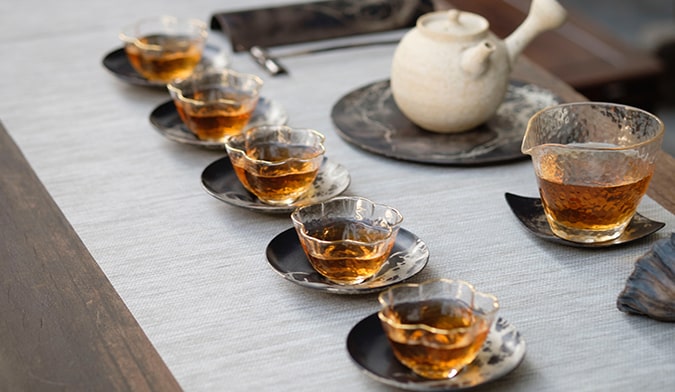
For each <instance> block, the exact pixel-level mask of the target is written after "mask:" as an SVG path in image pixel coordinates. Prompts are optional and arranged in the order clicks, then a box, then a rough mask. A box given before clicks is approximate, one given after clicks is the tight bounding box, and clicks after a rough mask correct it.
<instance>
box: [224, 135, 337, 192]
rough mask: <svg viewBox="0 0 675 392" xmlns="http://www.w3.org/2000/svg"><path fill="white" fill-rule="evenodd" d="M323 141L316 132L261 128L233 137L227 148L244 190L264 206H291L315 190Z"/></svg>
mask: <svg viewBox="0 0 675 392" xmlns="http://www.w3.org/2000/svg"><path fill="white" fill-rule="evenodd" d="M324 140H325V137H324V136H323V135H322V134H321V133H319V132H318V131H316V130H313V129H307V128H291V127H288V126H285V125H261V126H258V127H254V128H250V129H248V130H246V131H245V132H244V133H242V134H239V135H236V136H233V137H230V138H229V139H227V141H226V142H225V147H226V148H227V153H228V156H229V157H230V161H231V162H232V167H233V168H234V172H235V174H236V175H237V178H238V179H239V181H240V182H241V183H242V185H243V186H244V188H246V189H247V190H248V191H249V192H251V193H253V194H254V195H255V196H256V197H258V199H260V201H262V202H264V203H267V204H271V205H290V204H292V203H293V202H295V201H297V200H298V199H299V198H301V197H303V196H305V195H306V194H307V193H308V192H309V191H310V190H311V189H312V184H313V183H314V180H315V179H316V176H317V174H318V173H319V169H320V168H321V163H322V162H323V156H324V153H325V148H324V145H323V141H324Z"/></svg>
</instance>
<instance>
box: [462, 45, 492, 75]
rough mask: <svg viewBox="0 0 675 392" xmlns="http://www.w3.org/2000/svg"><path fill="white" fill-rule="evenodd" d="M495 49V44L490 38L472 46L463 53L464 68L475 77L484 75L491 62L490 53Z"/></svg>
mask: <svg viewBox="0 0 675 392" xmlns="http://www.w3.org/2000/svg"><path fill="white" fill-rule="evenodd" d="M494 51H495V46H494V44H493V43H491V42H490V41H488V40H485V41H482V42H480V43H478V44H477V45H474V46H473V47H470V48H468V49H466V50H465V51H464V53H462V58H461V61H460V66H461V67H462V70H463V71H464V72H465V73H466V74H467V75H471V76H473V77H478V76H480V75H482V74H483V73H484V72H485V71H486V70H487V69H488V66H489V64H490V55H491V54H492V52H494Z"/></svg>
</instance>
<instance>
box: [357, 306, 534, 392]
mask: <svg viewBox="0 0 675 392" xmlns="http://www.w3.org/2000/svg"><path fill="white" fill-rule="evenodd" d="M525 348H526V347H525V340H524V339H523V338H522V336H521V335H520V332H518V330H517V329H516V328H515V327H514V326H513V325H511V324H510V323H509V322H508V321H506V320H504V319H503V318H501V317H500V318H498V319H497V321H495V323H494V324H492V328H491V329H490V333H489V334H488V337H487V340H486V341H485V343H484V344H483V347H482V348H481V350H480V352H479V353H478V356H477V357H476V359H475V360H474V361H473V362H471V363H470V364H469V365H467V366H466V367H465V368H464V369H462V371H460V372H459V373H458V374H457V375H456V376H455V377H453V378H449V379H446V380H430V379H427V378H424V377H421V376H418V375H417V374H415V373H413V371H412V370H410V369H409V368H407V367H405V366H404V365H403V364H401V363H400V362H399V361H398V360H397V359H396V357H395V356H394V353H393V351H392V350H391V346H390V345H389V341H388V340H387V337H386V335H385V334H384V330H383V329H382V325H381V324H380V319H379V318H378V317H377V313H373V314H371V315H370V316H368V317H366V318H364V319H363V320H361V321H360V322H358V323H357V324H356V325H355V326H354V327H353V328H352V330H351V331H350V332H349V335H348V336H347V351H348V352H349V355H350V356H351V358H352V360H353V361H354V363H355V364H356V365H357V366H358V367H359V368H361V369H362V370H363V372H364V373H366V374H367V375H368V376H370V377H372V378H373V379H375V380H377V381H379V382H381V383H384V384H387V385H391V386H393V387H396V388H401V389H407V390H412V391H459V390H465V389H470V388H473V387H477V386H479V385H483V384H485V383H488V382H490V381H494V380H496V379H498V378H501V377H503V376H505V375H507V374H509V373H510V372H512V371H513V370H514V369H515V368H517V367H518V365H520V363H521V362H522V360H523V358H524V357H525Z"/></svg>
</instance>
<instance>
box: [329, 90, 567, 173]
mask: <svg viewBox="0 0 675 392" xmlns="http://www.w3.org/2000/svg"><path fill="white" fill-rule="evenodd" d="M560 102H562V100H561V99H560V98H558V97H557V96H556V95H555V94H553V93H552V92H551V91H549V90H546V89H544V88H541V87H538V86H535V85H533V84H529V83H525V82H520V81H514V80H512V81H511V82H510V84H509V87H508V91H507V93H506V97H505V99H504V102H503V103H502V105H501V106H500V107H499V109H498V110H497V113H496V114H495V116H493V117H492V118H491V119H490V120H488V121H487V122H486V123H485V124H482V125H480V126H478V127H476V128H475V129H473V130H469V131H466V132H461V133H455V134H441V133H436V132H430V131H426V130H424V129H422V128H420V127H418V126H417V125H415V124H413V123H412V122H411V121H410V120H408V118H406V117H405V116H404V115H403V113H401V111H400V110H399V109H398V107H397V106H396V103H395V102H394V98H393V96H392V93H391V87H390V84H389V80H383V81H379V82H375V83H372V84H369V85H367V86H364V87H361V88H359V89H357V90H354V91H352V92H350V93H348V94H346V95H345V96H343V97H342V98H340V99H339V100H338V102H337V103H336V104H335V105H334V106H333V110H332V112H331V117H332V118H333V122H334V123H335V125H336V126H337V131H338V134H339V135H340V136H341V137H342V138H343V139H345V140H346V141H347V142H349V143H351V144H353V145H355V146H357V147H360V148H362V149H364V150H366V151H369V152H373V153H376V154H379V155H383V156H386V157H390V158H396V159H401V160H407V161H413V162H419V163H432V164H439V165H458V166H467V165H481V164H490V163H498V162H505V161H512V160H516V159H522V158H524V157H526V155H524V154H523V153H522V152H521V151H520V145H521V143H522V140H523V135H524V134H525V128H526V127H527V122H528V120H529V118H530V117H531V116H532V115H533V114H534V113H536V112H537V111H539V110H540V109H543V108H545V107H547V106H551V105H555V104H557V103H560Z"/></svg>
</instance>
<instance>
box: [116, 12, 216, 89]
mask: <svg viewBox="0 0 675 392" xmlns="http://www.w3.org/2000/svg"><path fill="white" fill-rule="evenodd" d="M207 34H208V30H207V26H206V23H204V22H202V21H200V20H197V19H181V18H176V17H173V16H160V17H158V18H148V19H142V20H140V21H138V22H136V23H135V24H133V25H131V26H128V27H126V28H125V29H124V30H123V31H122V32H121V33H120V39H121V40H122V41H124V43H125V45H124V50H125V52H126V54H127V57H128V59H129V62H130V63H131V66H132V67H133V68H134V69H135V70H136V71H137V72H138V73H139V74H141V75H142V76H143V77H145V78H146V79H148V80H150V81H154V82H162V83H169V82H170V81H172V80H174V79H182V78H185V77H187V76H188V75H190V74H191V73H192V72H193V70H194V69H195V67H196V66H197V64H199V62H200V60H201V58H202V52H203V50H204V44H205V43H206V37H207Z"/></svg>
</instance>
